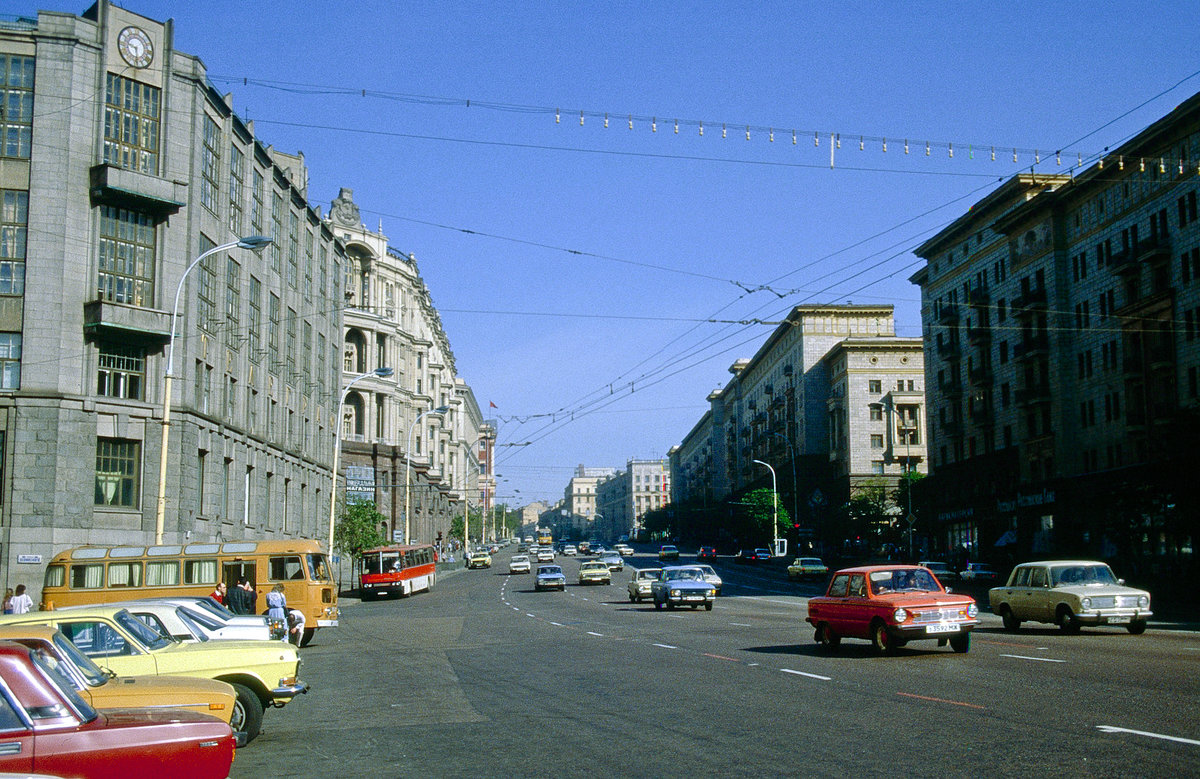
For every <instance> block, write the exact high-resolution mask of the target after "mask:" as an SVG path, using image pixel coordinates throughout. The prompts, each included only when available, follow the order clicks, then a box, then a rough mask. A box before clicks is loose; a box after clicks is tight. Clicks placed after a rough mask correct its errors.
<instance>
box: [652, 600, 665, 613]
mask: <svg viewBox="0 0 1200 779" xmlns="http://www.w3.org/2000/svg"><path fill="white" fill-rule="evenodd" d="M662 607H663V605H662V604H661V603H659V602H658V601H654V608H656V609H658V610H659V611H662Z"/></svg>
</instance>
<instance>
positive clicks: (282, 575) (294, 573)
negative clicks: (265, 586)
mask: <svg viewBox="0 0 1200 779" xmlns="http://www.w3.org/2000/svg"><path fill="white" fill-rule="evenodd" d="M269 563H270V564H269V568H268V571H269V573H268V574H267V578H268V579H270V580H271V581H288V580H289V579H303V578H304V567H303V566H302V565H300V557H299V555H295V556H293V555H287V556H285V557H272V558H271V559H270V561H269Z"/></svg>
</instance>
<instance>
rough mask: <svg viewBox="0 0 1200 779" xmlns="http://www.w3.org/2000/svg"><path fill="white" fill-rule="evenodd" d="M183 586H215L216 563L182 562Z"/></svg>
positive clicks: (204, 561) (202, 561) (207, 561)
mask: <svg viewBox="0 0 1200 779" xmlns="http://www.w3.org/2000/svg"><path fill="white" fill-rule="evenodd" d="M183 581H184V584H214V585H215V584H216V583H217V561H216V560H215V559H214V560H184V561H183Z"/></svg>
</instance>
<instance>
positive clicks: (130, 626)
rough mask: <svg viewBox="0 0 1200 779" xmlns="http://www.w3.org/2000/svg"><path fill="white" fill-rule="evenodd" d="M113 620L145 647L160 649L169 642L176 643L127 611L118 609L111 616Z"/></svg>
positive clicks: (168, 644)
mask: <svg viewBox="0 0 1200 779" xmlns="http://www.w3.org/2000/svg"><path fill="white" fill-rule="evenodd" d="M113 620H114V621H115V622H116V623H117V624H118V625H120V626H121V627H123V628H125V632H127V633H129V634H130V635H132V636H133V637H134V638H136V639H137V640H138V641H140V642H142V644H143V645H145V646H146V648H147V649H150V650H155V649H162V648H163V647H165V646H170V645H171V644H174V643H176V642H175V639H173V638H171V637H170V636H168V635H167V634H165V633H163V632H162V631H160V630H155V629H154V628H152V627H150V626H149V625H147V624H146V623H145V622H142V621H141V620H140V619H138V618H137V617H135V616H133V615H132V614H130V613H129V612H128V611H124V610H122V611H118V612H117V613H116V615H114V616H113Z"/></svg>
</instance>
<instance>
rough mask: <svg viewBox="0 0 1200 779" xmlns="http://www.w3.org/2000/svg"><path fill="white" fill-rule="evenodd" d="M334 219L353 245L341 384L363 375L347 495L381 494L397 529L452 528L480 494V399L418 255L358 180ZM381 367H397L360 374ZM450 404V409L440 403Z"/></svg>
mask: <svg viewBox="0 0 1200 779" xmlns="http://www.w3.org/2000/svg"><path fill="white" fill-rule="evenodd" d="M325 225H326V227H327V228H328V229H329V231H330V232H331V233H332V234H333V235H335V236H336V237H337V239H338V240H339V241H341V242H342V244H343V246H344V247H345V253H346V261H345V265H344V268H345V282H344V283H345V293H344V299H345V317H344V318H345V339H344V342H345V345H344V351H343V354H342V383H343V384H342V385H343V386H347V385H348V384H349V383H350V382H351V381H355V384H354V386H353V387H350V389H349V391H348V393H347V395H346V400H345V404H344V407H343V429H342V437H341V438H342V462H343V463H344V464H345V466H346V475H347V478H348V481H347V485H348V487H347V489H348V490H349V492H348V493H347V496H348V498H349V499H350V500H353V499H355V498H363V499H367V500H371V501H374V503H375V505H376V507H377V508H378V509H379V511H380V512H381V513H382V514H383V515H384V516H385V517H387V521H388V526H389V529H390V531H391V532H390V536H391V537H392V538H393V539H396V540H403V539H405V532H407V533H408V539H409V540H412V541H421V542H430V541H434V540H435V539H436V538H437V534H438V533H442V535H443V537H445V536H448V535H449V532H450V520H451V518H452V517H453V516H457V515H461V514H464V513H465V508H466V504H467V501H468V498H469V499H470V500H473V501H475V502H476V504H477V505H478V503H479V502H480V486H481V481H480V468H479V464H480V456H479V451H478V450H477V449H476V446H475V443H476V441H478V440H479V439H480V434H481V432H482V431H483V428H484V424H483V415H482V413H481V412H480V410H479V404H478V403H477V402H476V401H475V395H474V393H473V392H472V391H471V388H470V387H469V386H468V385H467V384H466V382H464V381H463V380H462V379H461V378H460V377H459V376H458V375H457V373H456V370H455V363H454V353H453V351H451V349H450V340H449V338H448V337H447V335H446V333H445V331H444V330H443V328H442V324H441V318H440V317H439V315H438V312H437V309H436V308H435V307H434V305H433V300H432V297H431V296H430V293H429V289H428V287H427V286H426V285H425V282H424V280H423V279H422V278H421V275H420V272H419V270H418V268H417V261H416V258H415V257H414V256H413V255H412V254H408V255H405V254H402V253H401V252H399V251H397V250H395V249H393V248H392V247H391V246H389V244H388V239H387V236H386V235H384V234H383V231H382V229H379V230H371V229H369V228H367V226H366V225H365V224H363V223H362V221H361V218H360V211H359V207H358V205H357V204H356V203H355V202H354V193H353V192H352V191H351V190H349V189H344V188H343V189H342V190H341V192H340V193H339V195H338V197H337V198H336V199H334V200H333V202H332V203H331V205H330V209H329V216H328V218H327V219H326V220H325ZM379 368H391V369H392V374H391V375H390V376H386V377H380V376H376V375H368V376H367V377H366V378H364V379H361V380H358V379H359V377H361V376H363V375H365V374H371V373H372V372H373V371H375V370H377V369H379ZM441 408H445V409H447V411H446V413H444V414H440V413H436V410H437V409H441ZM431 412H432V413H431ZM418 419H420V424H418ZM409 447H411V451H410V450H409ZM485 461H486V460H485ZM406 489H407V490H409V491H410V492H411V495H409V496H406V495H405V490H406ZM484 502H485V503H487V501H484ZM488 507H490V504H488ZM406 509H410V510H411V512H412V515H411V517H410V518H408V519H407V520H406V518H405V514H404V512H405V510H406Z"/></svg>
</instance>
